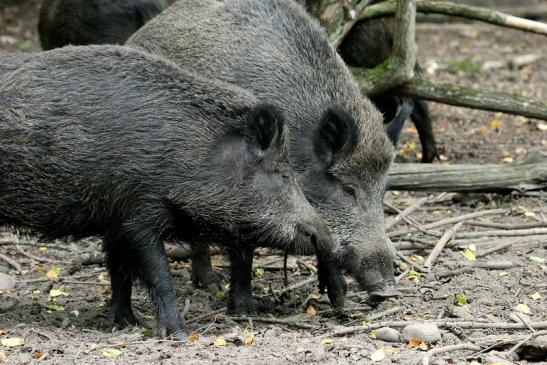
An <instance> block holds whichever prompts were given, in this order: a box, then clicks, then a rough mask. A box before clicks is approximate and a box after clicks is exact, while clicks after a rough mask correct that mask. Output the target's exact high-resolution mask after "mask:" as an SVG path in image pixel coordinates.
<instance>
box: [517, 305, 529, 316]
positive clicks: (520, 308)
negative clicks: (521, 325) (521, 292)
mask: <svg viewBox="0 0 547 365" xmlns="http://www.w3.org/2000/svg"><path fill="white" fill-rule="evenodd" d="M515 310H516V311H517V312H519V313H524V314H532V311H531V310H530V307H529V306H528V304H526V303H521V304H517V305H516V306H515Z"/></svg>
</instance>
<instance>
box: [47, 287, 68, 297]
mask: <svg viewBox="0 0 547 365" xmlns="http://www.w3.org/2000/svg"><path fill="white" fill-rule="evenodd" d="M61 295H64V296H65V297H68V294H67V293H65V292H64V291H63V290H61V289H51V290H50V291H49V296H50V297H52V298H55V297H59V296H61Z"/></svg>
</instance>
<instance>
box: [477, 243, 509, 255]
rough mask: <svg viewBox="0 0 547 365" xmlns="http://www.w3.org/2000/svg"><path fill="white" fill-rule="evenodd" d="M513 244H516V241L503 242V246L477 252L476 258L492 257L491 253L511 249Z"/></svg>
mask: <svg viewBox="0 0 547 365" xmlns="http://www.w3.org/2000/svg"><path fill="white" fill-rule="evenodd" d="M513 244H514V241H509V242H503V243H501V244H499V245H497V246H495V247H492V248H489V249H486V250H483V251H480V252H477V253H476V254H475V257H482V256H486V255H490V254H491V253H494V252H497V251H501V250H503V249H506V248H507V247H511V246H513Z"/></svg>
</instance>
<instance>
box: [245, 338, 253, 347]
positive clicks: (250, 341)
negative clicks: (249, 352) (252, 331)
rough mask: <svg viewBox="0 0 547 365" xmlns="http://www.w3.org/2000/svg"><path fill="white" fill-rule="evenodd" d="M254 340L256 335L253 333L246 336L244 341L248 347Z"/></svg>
mask: <svg viewBox="0 0 547 365" xmlns="http://www.w3.org/2000/svg"><path fill="white" fill-rule="evenodd" d="M253 340H254V336H253V335H249V336H247V337H245V340H244V341H243V344H244V345H245V346H247V347H249V346H251V345H252V344H253Z"/></svg>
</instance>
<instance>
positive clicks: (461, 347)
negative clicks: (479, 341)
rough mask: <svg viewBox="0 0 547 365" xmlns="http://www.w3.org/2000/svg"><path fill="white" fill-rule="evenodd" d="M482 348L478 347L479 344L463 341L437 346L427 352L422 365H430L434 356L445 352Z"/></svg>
mask: <svg viewBox="0 0 547 365" xmlns="http://www.w3.org/2000/svg"><path fill="white" fill-rule="evenodd" d="M480 349H481V348H480V347H478V346H476V345H474V344H472V343H462V344H459V345H450V346H444V347H439V348H436V349H432V350H429V351H428V352H427V354H425V356H424V357H423V359H422V365H429V363H430V361H431V359H432V358H433V356H435V355H438V354H444V353H446V352H452V351H462V350H473V351H478V350H480Z"/></svg>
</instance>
